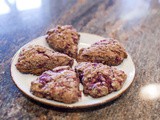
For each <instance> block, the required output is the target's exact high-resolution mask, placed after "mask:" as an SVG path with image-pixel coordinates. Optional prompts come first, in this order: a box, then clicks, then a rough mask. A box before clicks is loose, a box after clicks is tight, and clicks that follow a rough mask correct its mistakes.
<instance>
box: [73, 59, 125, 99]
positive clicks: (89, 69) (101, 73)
mask: <svg viewBox="0 0 160 120" xmlns="http://www.w3.org/2000/svg"><path fill="white" fill-rule="evenodd" d="M75 70H76V72H77V74H78V75H79V78H80V80H81V82H82V85H83V92H84V94H86V95H90V96H92V97H93V98H98V97H102V96H105V95H107V94H109V93H111V92H113V91H117V90H120V89H121V88H122V86H123V83H124V82H125V80H126V78H127V75H126V74H125V73H124V72H123V71H121V70H117V69H116V68H113V67H109V66H107V65H103V64H101V63H89V62H81V63H79V64H78V65H77V66H76V67H75Z"/></svg>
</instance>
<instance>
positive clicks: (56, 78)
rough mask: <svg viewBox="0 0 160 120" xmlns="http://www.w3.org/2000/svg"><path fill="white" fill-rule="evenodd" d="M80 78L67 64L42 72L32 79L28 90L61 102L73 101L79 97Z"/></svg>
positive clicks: (36, 94)
mask: <svg viewBox="0 0 160 120" xmlns="http://www.w3.org/2000/svg"><path fill="white" fill-rule="evenodd" d="M79 83H80V80H79V78H78V77H77V75H76V73H75V71H74V70H73V69H71V68H70V67H69V66H61V67H57V68H54V69H53V70H49V71H46V72H44V73H43V74H42V75H41V76H39V77H38V78H37V79H36V80H34V81H32V83H31V88H30V91H31V92H32V93H33V94H34V95H35V96H37V97H41V98H46V99H50V100H55V101H59V102H63V103H75V102H77V101H78V100H79V99H80V97H81V91H80V90H79Z"/></svg>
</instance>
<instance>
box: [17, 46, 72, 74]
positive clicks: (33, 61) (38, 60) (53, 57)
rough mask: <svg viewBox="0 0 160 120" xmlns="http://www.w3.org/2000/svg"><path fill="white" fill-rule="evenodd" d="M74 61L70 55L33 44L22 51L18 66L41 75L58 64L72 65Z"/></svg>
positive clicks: (22, 70) (21, 70) (26, 71)
mask: <svg viewBox="0 0 160 120" xmlns="http://www.w3.org/2000/svg"><path fill="white" fill-rule="evenodd" d="M73 62H74V61H73V59H72V58H71V57H69V56H68V55H65V54H62V53H58V52H54V51H53V50H50V49H48V48H46V47H43V46H40V45H33V46H32V45H31V46H28V47H26V48H24V49H23V50H22V51H21V52H20V55H19V58H18V62H17V64H16V67H17V69H18V70H19V71H20V72H22V73H31V74H34V75H40V74H42V73H43V72H44V71H46V70H51V69H53V68H55V67H57V66H65V65H69V66H72V65H73Z"/></svg>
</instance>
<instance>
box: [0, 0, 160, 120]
mask: <svg viewBox="0 0 160 120" xmlns="http://www.w3.org/2000/svg"><path fill="white" fill-rule="evenodd" d="M57 24H62V25H65V24H72V25H73V26H74V27H75V28H76V29H77V30H78V31H80V32H88V33H93V34H97V35H100V36H104V37H113V38H116V39H118V40H119V41H120V42H121V43H123V45H124V46H125V48H126V49H127V51H128V53H129V54H130V55H131V56H132V59H133V61H134V63H135V67H136V75H135V78H134V82H133V84H132V85H131V87H130V88H129V89H128V90H127V91H126V92H125V93H124V94H123V95H122V96H121V97H119V98H118V99H116V100H114V101H112V102H109V103H106V104H104V105H101V106H98V107H94V108H88V109H81V110H78V109H76V110H69V109H59V108H55V107H51V106H47V105H44V104H41V103H38V102H36V101H33V100H31V99H29V98H28V97H27V96H25V95H24V94H23V93H22V92H21V91H20V90H19V89H18V88H17V87H16V86H15V84H14V83H13V81H12V80H11V76H10V62H11V58H12V56H13V55H14V54H15V52H16V51H17V50H18V49H19V48H20V47H21V46H23V45H24V44H26V43H27V42H29V41H31V40H32V39H34V38H36V37H38V36H41V35H44V34H45V33H46V31H47V30H49V29H50V28H52V27H54V26H55V25H57ZM128 67H130V66H128ZM159 91H160V1H159V0H94V1H93V0H70V1H67V0H62V1H58V0H35V1H34V2H33V1H31V0H30V1H27V0H23V1H18V0H17V1H14V0H12V1H8V0H5V1H3V0H2V1H0V120H17V119H18V120H30V119H33V120H51V119H53V120H59V119H60V120H99V119H100V120H160V92H159Z"/></svg>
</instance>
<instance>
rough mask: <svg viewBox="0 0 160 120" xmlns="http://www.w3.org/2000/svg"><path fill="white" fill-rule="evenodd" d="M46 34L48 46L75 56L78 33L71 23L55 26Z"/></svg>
mask: <svg viewBox="0 0 160 120" xmlns="http://www.w3.org/2000/svg"><path fill="white" fill-rule="evenodd" d="M47 34H48V36H47V38H46V41H47V43H48V44H49V46H51V47H52V48H53V49H54V50H56V51H58V52H62V53H65V54H67V55H69V56H70V57H73V58H76V56H77V51H78V42H79V37H80V35H79V34H78V32H77V31H76V30H75V29H74V28H73V27H72V26H71V25H65V26H56V27H55V28H54V29H52V30H50V31H48V32H47Z"/></svg>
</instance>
